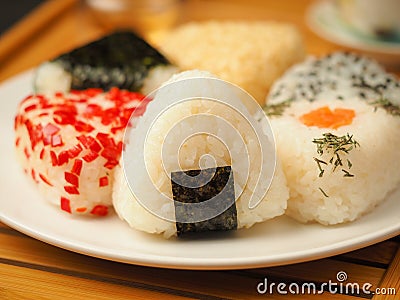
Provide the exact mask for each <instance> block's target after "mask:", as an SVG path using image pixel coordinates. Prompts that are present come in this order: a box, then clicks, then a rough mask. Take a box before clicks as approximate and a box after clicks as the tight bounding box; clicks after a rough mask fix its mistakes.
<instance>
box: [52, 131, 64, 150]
mask: <svg viewBox="0 0 400 300" xmlns="http://www.w3.org/2000/svg"><path fill="white" fill-rule="evenodd" d="M62 145H64V143H63V141H62V138H61V135H59V134H57V135H53V136H52V137H51V146H52V147H59V146H62Z"/></svg>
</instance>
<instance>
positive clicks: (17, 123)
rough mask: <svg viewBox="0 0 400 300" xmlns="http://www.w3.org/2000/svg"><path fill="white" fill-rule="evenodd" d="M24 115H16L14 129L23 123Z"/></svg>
mask: <svg viewBox="0 0 400 300" xmlns="http://www.w3.org/2000/svg"><path fill="white" fill-rule="evenodd" d="M21 119H22V116H20V115H16V116H15V118H14V130H17V128H18V126H19V125H20V123H21Z"/></svg>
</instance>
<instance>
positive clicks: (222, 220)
mask: <svg viewBox="0 0 400 300" xmlns="http://www.w3.org/2000/svg"><path fill="white" fill-rule="evenodd" d="M171 184H172V194H173V199H174V200H175V202H174V203H175V216H176V219H177V222H176V229H177V234H178V236H181V235H183V234H186V233H194V232H202V231H227V230H235V229H237V211H236V204H235V190H234V180H233V173H232V170H231V167H230V166H225V167H217V168H209V169H202V170H189V171H179V172H172V173H171ZM217 195H218V201H216V202H213V204H212V205H213V206H214V207H208V204H207V208H206V209H205V210H203V211H201V210H199V209H195V208H194V207H193V206H190V205H189V206H188V205H185V203H200V202H204V201H206V200H209V199H211V198H213V197H215V196H217ZM181 203H182V205H181ZM210 210H211V212H213V211H216V212H218V213H219V212H221V211H222V213H220V214H218V215H217V216H215V217H213V218H211V219H208V220H205V221H200V222H193V221H194V220H199V219H200V220H201V219H203V218H202V217H203V216H207V215H209V214H210ZM178 220H181V221H184V222H179V221H178Z"/></svg>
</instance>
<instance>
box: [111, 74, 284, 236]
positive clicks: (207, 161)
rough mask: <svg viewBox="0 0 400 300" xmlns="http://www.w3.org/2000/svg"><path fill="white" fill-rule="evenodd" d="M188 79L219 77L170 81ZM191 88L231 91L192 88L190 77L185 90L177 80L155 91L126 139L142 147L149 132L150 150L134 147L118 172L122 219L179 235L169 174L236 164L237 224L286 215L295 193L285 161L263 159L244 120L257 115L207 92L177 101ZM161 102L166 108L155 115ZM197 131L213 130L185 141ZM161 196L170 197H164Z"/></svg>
mask: <svg viewBox="0 0 400 300" xmlns="http://www.w3.org/2000/svg"><path fill="white" fill-rule="evenodd" d="M188 78H214V79H215V77H214V76H212V75H211V74H209V73H207V72H201V71H188V72H184V73H181V74H178V75H176V76H174V77H173V78H172V79H171V80H170V83H171V82H178V81H180V80H182V79H188ZM188 91H191V92H193V93H194V94H193V95H196V93H199V94H198V95H202V92H203V91H207V93H210V92H211V93H212V94H213V95H214V97H215V98H218V97H225V96H227V95H226V94H224V95H221V89H218V88H216V86H214V85H213V84H212V83H211V84H209V85H208V84H200V85H198V86H193V85H192V84H191V83H190V82H189V83H188V84H187V85H186V83H184V84H183V85H182V86H181V88H180V89H174V87H173V85H172V87H169V86H166V87H165V90H163V91H161V92H158V93H157V94H156V97H155V99H154V100H153V101H152V102H150V104H149V105H148V107H147V110H146V112H145V114H144V115H143V117H142V118H141V119H139V121H138V122H137V126H136V127H135V128H134V129H132V130H133V131H132V133H131V134H129V139H130V140H129V142H128V143H139V144H140V141H141V139H143V137H144V136H145V137H146V139H145V143H144V147H143V148H141V147H139V150H138V151H139V152H138V153H136V154H134V153H133V152H131V151H130V150H129V147H130V146H129V144H128V145H127V150H126V156H125V157H128V156H129V157H128V158H126V159H127V160H128V162H127V161H125V158H124V167H125V172H124V170H123V169H118V170H117V172H116V177H115V185H114V190H113V203H114V208H115V210H116V211H117V213H118V215H119V216H120V218H121V219H123V220H125V221H127V222H128V223H129V225H130V226H131V227H133V228H135V229H138V230H142V231H145V232H149V233H156V234H163V235H164V237H166V238H168V237H171V236H173V235H176V233H177V229H176V223H175V222H174V221H173V220H174V218H175V212H174V204H173V202H172V201H170V199H172V189H171V181H170V178H169V175H168V174H170V172H172V171H176V170H191V169H199V168H208V167H215V166H226V165H229V166H232V171H233V175H234V182H235V193H236V195H239V194H238V192H241V194H240V196H238V198H237V200H236V209H237V218H238V228H248V227H251V226H253V225H254V224H255V223H258V222H262V221H265V220H267V219H271V218H274V217H276V216H279V215H282V214H284V212H285V209H286V203H287V199H288V196H289V193H288V188H287V185H286V180H285V177H284V175H283V172H282V169H281V166H280V164H279V163H278V164H277V165H276V167H275V170H274V166H275V161H273V159H271V160H269V159H265V157H263V155H262V152H261V151H262V148H261V147H260V146H259V145H258V144H257V140H256V139H257V136H256V134H255V133H254V131H253V130H252V128H251V125H250V123H249V122H247V121H246V118H247V119H249V118H252V116H251V115H250V114H249V113H248V112H247V113H246V116H245V117H246V118H243V116H242V115H240V114H239V113H237V112H236V113H235V111H233V110H230V109H227V105H226V104H223V103H219V102H215V101H210V100H208V99H205V98H201V97H198V98H195V99H192V100H191V101H184V102H180V103H179V104H177V105H174V104H175V103H174V101H175V100H174V99H182V97H185V95H187V94H186V92H188ZM225 92H227V91H224V93H225ZM228 93H229V91H228ZM228 96H230V97H228V98H229V99H231V102H230V103H231V104H232V105H234V106H236V107H239V106H240V107H241V108H242V109H243V107H244V106H243V104H242V103H241V102H240V99H239V98H238V97H237V95H235V94H234V93H232V94H230V95H228ZM168 105H171V106H168ZM160 107H162V108H165V107H168V109H167V110H165V111H164V112H163V113H162V114H161V115H159V116H158V117H157V114H158V112H159V111H160ZM201 114H207V115H208V116H211V117H210V118H209V119H207V120H205V119H203V118H202V117H199V116H200V115H201ZM224 120H225V121H228V122H229V124H231V125H232V128H231V130H227V127H226V126H225V125H224ZM253 121H255V119H254V120H253ZM255 122H256V121H255ZM197 130H200V131H202V132H207V133H211V135H210V134H198V135H194V136H191V137H190V138H188V139H186V137H188V136H190V134H191V133H193V132H194V131H197ZM260 132H262V128H261V126H260ZM267 140H268V139H267ZM221 141H222V142H221ZM269 142H270V141H269ZM224 143H225V144H224ZM178 146H180V148H179V147H178ZM269 146H272V147H270V148H269V149H270V150H271V149H272V150H274V147H273V144H270V145H269ZM163 147H164V149H163ZM178 148H179V151H177V149H178ZM163 154H164V156H163ZM124 155H125V152H124ZM141 157H144V160H145V163H146V167H147V169H146V172H147V174H148V176H149V178H150V179H149V180H146V178H147V176H146V175H145V174H143V173H142V169H141V168H140V165H141V162H140V159H141ZM266 157H268V155H267V156H266ZM269 157H273V155H272V154H271V155H269ZM247 158H249V160H248V161H247ZM246 161H247V162H248V165H246ZM271 167H272V173H271V174H270V175H271V177H270V178H260V180H259V178H258V176H259V175H260V174H261V175H262V174H264V173H262V172H261V169H262V168H270V170H271ZM129 168H134V173H130V171H129ZM127 169H128V171H127ZM125 173H126V174H127V176H131V175H132V174H133V175H134V178H130V179H131V180H132V181H133V183H134V187H133V190H134V191H135V193H132V191H131V189H130V186H129V185H128V182H127V180H126V177H125ZM270 179H271V180H272V183H271V185H270V188H269V190H268V192H267V193H266V194H263V193H260V190H263V189H265V190H267V189H268V185H269V184H270V182H271V181H270ZM132 181H130V182H129V183H132ZM131 188H132V186H131ZM138 194H140V195H144V196H145V198H146V199H147V202H146V208H144V207H143V205H142V204H143V203H142V201H141V199H137V198H136V195H138ZM163 194H164V195H166V196H167V198H168V199H165V198H164V197H163ZM252 197H254V198H255V199H257V201H256V202H257V203H258V202H259V204H258V205H257V206H256V207H255V208H250V205H249V200H250V199H251V198H252ZM149 210H151V212H150V211H149ZM157 214H161V215H163V216H168V218H169V220H167V219H165V218H160V217H159V216H157Z"/></svg>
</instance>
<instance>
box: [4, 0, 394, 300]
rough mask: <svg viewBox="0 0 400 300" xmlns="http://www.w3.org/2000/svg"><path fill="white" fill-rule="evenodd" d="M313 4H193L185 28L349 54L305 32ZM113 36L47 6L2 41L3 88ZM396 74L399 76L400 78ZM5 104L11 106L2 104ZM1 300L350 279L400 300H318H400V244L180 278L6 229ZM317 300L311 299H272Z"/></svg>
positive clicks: (210, 292)
mask: <svg viewBox="0 0 400 300" xmlns="http://www.w3.org/2000/svg"><path fill="white" fill-rule="evenodd" d="M311 3H312V1H310V0H297V1H291V0H279V1H276V0H246V1H238V0H236V1H230V0H214V1H211V0H188V1H183V3H182V14H181V17H180V19H179V21H178V23H184V22H187V21H190V20H205V19H242V20H243V19H245V20H278V21H284V22H291V23H294V24H296V25H297V26H298V28H299V29H300V31H301V33H302V34H303V36H304V40H305V44H306V48H307V52H308V53H310V54H317V55H320V54H325V53H329V52H332V51H335V50H348V49H345V48H343V47H341V46H339V45H335V44H332V43H330V42H328V41H325V40H323V39H321V38H319V37H318V36H316V35H315V34H313V33H312V32H311V31H310V30H309V29H308V28H307V26H306V24H305V21H304V13H305V10H306V8H307V7H308V5H310V4H311ZM105 31H106V29H105V28H104V27H102V26H101V25H100V24H99V23H97V22H96V20H95V19H93V18H91V17H90V15H89V14H88V11H87V9H86V7H84V5H83V4H82V2H79V1H78V0H50V1H47V2H44V4H42V5H41V6H39V7H38V8H37V9H35V10H34V11H33V12H32V13H30V14H29V15H27V16H26V17H24V19H22V20H21V21H20V22H19V23H17V24H16V25H14V26H13V27H12V28H11V29H9V30H8V31H7V32H5V33H4V34H3V35H2V36H1V38H0V82H1V81H3V80H5V79H7V78H9V77H12V76H13V75H16V74H18V73H20V72H22V71H24V70H26V69H29V68H32V67H34V66H36V65H37V64H39V63H40V62H42V61H44V60H47V59H50V58H52V57H55V56H57V55H58V54H60V53H62V52H64V51H68V50H70V49H72V48H74V47H76V46H78V45H80V44H83V43H85V42H88V41H90V40H93V39H95V38H98V37H100V36H101V35H103V34H104V33H105ZM396 73H397V74H400V73H399V72H398V71H397V72H396ZM2 101H5V99H3V100H2ZM0 245H1V246H0V299H111V298H112V299H155V298H158V299H179V298H184V299H185V298H186V299H188V298H190V299H193V298H194V299H219V298H229V299H253V298H254V299H255V298H264V297H267V296H266V295H259V294H257V291H256V286H257V284H258V283H259V282H260V281H262V280H263V279H264V278H266V277H267V278H268V280H270V281H271V282H286V283H290V282H297V283H302V282H315V283H316V284H318V283H319V284H321V283H323V282H327V281H329V280H330V279H331V280H333V279H335V278H336V273H337V272H338V271H341V270H343V271H346V273H347V274H348V275H349V277H350V279H351V281H352V282H357V283H359V284H360V285H362V284H363V283H365V282H369V283H371V284H372V285H373V287H374V288H376V287H381V288H395V289H396V290H397V294H398V295H397V296H393V295H358V296H351V295H344V294H330V293H328V292H326V293H324V294H323V295H318V296H315V297H317V298H318V299H357V298H372V297H373V299H400V237H399V236H397V237H395V238H392V239H390V240H387V241H384V242H381V243H379V244H376V245H373V246H370V247H367V248H364V249H360V250H357V251H353V252H350V253H346V254H342V255H338V256H335V257H329V258H325V259H321V260H317V261H312V262H306V263H301V264H295V265H288V266H280V267H272V268H262V269H248V270H237V271H183V270H182V271H181V270H168V269H157V268H150V267H141V266H134V265H127V264H122V263H116V262H111V261H106V260H101V259H97V258H92V257H88V256H84V255H81V254H76V253H72V252H69V251H66V250H63V249H60V248H57V247H54V246H50V245H48V244H45V243H43V242H40V241H37V240H35V239H32V238H30V237H28V236H26V235H23V234H21V233H19V232H17V231H15V230H13V229H11V228H10V227H8V226H6V225H4V224H1V223H0ZM268 297H269V298H270V299H286V298H289V299H310V297H311V296H310V295H289V296H288V295H286V296H285V295H278V294H273V295H268Z"/></svg>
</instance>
